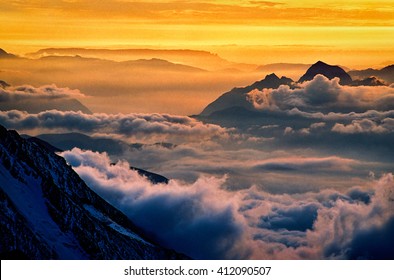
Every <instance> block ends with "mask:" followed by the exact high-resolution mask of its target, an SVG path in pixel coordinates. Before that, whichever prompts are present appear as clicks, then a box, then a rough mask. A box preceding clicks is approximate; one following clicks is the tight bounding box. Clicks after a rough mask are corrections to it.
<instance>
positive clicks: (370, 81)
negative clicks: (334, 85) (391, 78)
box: [352, 76, 387, 86]
mask: <svg viewBox="0 0 394 280" xmlns="http://www.w3.org/2000/svg"><path fill="white" fill-rule="evenodd" d="M352 85H353V86H387V83H385V81H383V80H380V79H378V78H376V77H373V76H372V77H369V78H365V79H363V80H354V81H353V82H352Z"/></svg>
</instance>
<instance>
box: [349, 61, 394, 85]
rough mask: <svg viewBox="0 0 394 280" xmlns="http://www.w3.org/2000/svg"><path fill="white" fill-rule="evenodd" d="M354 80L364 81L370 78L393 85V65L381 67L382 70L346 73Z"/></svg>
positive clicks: (370, 69)
mask: <svg viewBox="0 0 394 280" xmlns="http://www.w3.org/2000/svg"><path fill="white" fill-rule="evenodd" d="M348 73H349V75H351V76H352V77H354V78H357V79H366V78H369V77H371V76H374V77H377V78H381V79H383V80H385V81H386V82H388V83H394V64H393V65H388V66H386V67H383V68H382V69H372V68H368V69H364V70H351V71H349V72H348Z"/></svg>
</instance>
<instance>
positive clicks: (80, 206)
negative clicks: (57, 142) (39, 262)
mask: <svg viewBox="0 0 394 280" xmlns="http://www.w3.org/2000/svg"><path fill="white" fill-rule="evenodd" d="M0 232H1V239H0V255H1V258H4V259H9V258H12V259H16V258H17V259H179V258H180V259H183V258H187V257H185V256H184V255H181V254H178V253H175V252H174V251H172V250H168V249H165V248H163V247H161V246H159V245H157V244H155V243H153V242H151V241H150V240H149V238H147V237H145V236H144V233H143V232H142V231H141V230H140V229H139V228H138V227H137V226H135V225H134V224H133V222H131V221H130V220H129V219H128V218H127V217H126V216H125V215H124V214H123V213H121V212H120V211H118V210H117V209H115V208H114V207H113V206H111V205H110V204H108V203H107V202H106V201H105V200H104V199H102V198H101V197H100V196H98V195H97V194H96V193H95V192H93V191H92V190H91V189H90V188H89V187H88V186H87V185H86V184H85V183H84V181H82V180H81V179H80V177H79V176H78V174H77V173H75V172H74V170H73V169H72V168H71V167H70V166H69V165H68V164H67V163H66V161H65V160H64V158H62V157H60V156H57V155H56V154H54V153H53V152H52V151H51V150H50V149H49V150H48V149H47V147H46V146H45V145H40V143H38V142H37V141H30V140H29V139H23V138H21V137H20V136H19V135H18V134H17V133H16V132H15V131H7V130H6V129H5V128H4V127H2V126H0Z"/></svg>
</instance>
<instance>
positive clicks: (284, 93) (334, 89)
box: [247, 75, 394, 113]
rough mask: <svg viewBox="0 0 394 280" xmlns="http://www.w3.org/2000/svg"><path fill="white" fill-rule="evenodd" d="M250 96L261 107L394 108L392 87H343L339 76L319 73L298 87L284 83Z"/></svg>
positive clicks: (346, 110) (314, 109) (321, 109)
mask: <svg viewBox="0 0 394 280" xmlns="http://www.w3.org/2000/svg"><path fill="white" fill-rule="evenodd" d="M247 99H248V100H249V102H251V103H252V105H253V106H254V107H255V108H256V109H258V110H262V109H266V110H268V109H269V110H278V109H279V110H291V109H293V108H297V109H299V110H302V111H306V112H317V111H318V112H322V113H329V112H338V113H351V112H365V111H367V110H372V109H374V110H378V111H388V110H393V109H394V105H393V104H394V102H393V101H394V89H393V88H392V87H387V86H377V87H372V86H358V87H351V86H342V85H340V84H339V79H338V78H334V79H332V80H329V79H328V78H326V77H324V76H323V75H317V76H315V77H314V79H313V80H312V81H307V82H304V83H302V84H300V85H299V87H298V88H295V89H291V88H290V87H289V86H287V85H282V86H280V87H279V88H277V89H263V90H262V91H259V90H253V91H251V92H249V93H248V94H247Z"/></svg>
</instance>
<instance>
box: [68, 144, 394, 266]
mask: <svg viewBox="0 0 394 280" xmlns="http://www.w3.org/2000/svg"><path fill="white" fill-rule="evenodd" d="M61 155H62V156H63V157H64V158H65V159H66V160H67V161H68V162H69V163H70V164H71V165H72V166H73V168H74V169H75V170H76V172H77V173H78V174H79V175H80V176H81V178H83V179H84V180H85V182H86V183H87V184H88V185H89V187H91V188H92V189H93V190H95V191H96V192H97V193H99V194H100V195H102V196H103V197H104V198H105V199H106V200H108V201H109V202H110V203H112V204H113V205H115V206H116V207H117V208H119V209H121V210H122V211H123V212H125V213H126V215H128V216H129V217H130V218H131V219H132V220H134V221H135V222H136V223H137V224H138V225H139V226H140V227H142V228H143V229H144V230H145V231H146V232H148V233H151V234H152V236H153V237H154V238H156V239H157V240H158V241H160V242H162V243H163V244H165V245H167V246H170V247H172V248H174V249H176V250H178V251H181V252H184V253H186V254H188V255H190V256H191V257H194V258H208V259H215V258H220V259H222V258H224V259H226V258H229V259H230V258H231V259H234V258H242V259H244V258H250V259H255V258H256V259H262V258H273V259H322V258H334V259H342V258H345V259H347V258H356V259H357V258H393V257H394V255H393V253H392V252H390V251H388V250H385V248H386V246H387V244H388V245H390V244H391V243H390V242H391V241H390V238H388V235H387V234H389V233H390V232H392V230H393V226H392V225H393V220H394V204H393V201H394V197H393V194H394V179H393V175H391V174H386V175H384V176H383V177H382V178H381V179H379V180H377V181H374V180H370V181H366V182H365V183H364V185H363V186H358V187H353V188H350V189H348V190H345V191H343V192H339V191H334V190H330V189H324V190H321V191H319V192H313V193H303V194H294V195H289V194H281V195H274V194H270V193H267V192H264V191H261V190H258V189H257V188H255V187H250V188H248V189H245V190H240V191H231V192H230V191H226V184H227V183H226V178H225V177H222V178H214V177H200V178H198V179H197V180H196V181H194V182H192V183H190V184H185V183H181V182H179V181H177V180H170V182H169V184H168V185H160V184H159V185H153V184H151V183H150V182H149V181H148V180H147V179H146V178H144V177H141V176H140V175H138V173H137V172H135V171H133V170H130V168H129V165H128V163H126V162H123V161H119V162H117V163H116V164H115V165H112V164H111V160H110V159H109V157H108V156H107V155H106V154H99V153H94V152H91V151H82V150H80V149H73V150H71V151H66V152H64V153H62V154H61ZM332 160H335V159H332ZM380 237H382V238H381V239H379V242H363V241H365V240H366V239H368V240H376V238H380ZM379 250H383V251H384V252H385V254H379V253H377V252H379Z"/></svg>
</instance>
